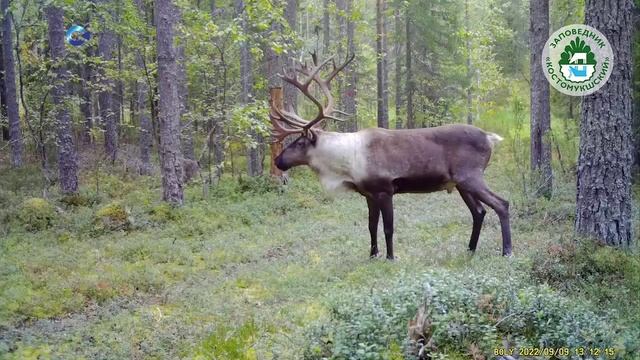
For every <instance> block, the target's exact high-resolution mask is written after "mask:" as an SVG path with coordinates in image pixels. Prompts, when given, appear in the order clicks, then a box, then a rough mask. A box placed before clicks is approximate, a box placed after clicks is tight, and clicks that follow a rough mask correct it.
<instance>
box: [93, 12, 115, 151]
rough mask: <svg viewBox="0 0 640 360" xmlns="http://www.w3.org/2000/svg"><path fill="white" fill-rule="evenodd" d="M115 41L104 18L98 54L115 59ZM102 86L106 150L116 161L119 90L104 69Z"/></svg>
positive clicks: (101, 115)
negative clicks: (115, 94) (116, 93)
mask: <svg viewBox="0 0 640 360" xmlns="http://www.w3.org/2000/svg"><path fill="white" fill-rule="evenodd" d="M101 2H102V4H104V5H107V4H109V5H110V1H109V0H101ZM115 42H116V36H115V34H114V33H113V31H111V30H110V29H109V24H108V23H107V21H106V20H105V19H103V20H102V33H101V34H100V39H99V41H98V54H99V56H100V57H101V58H102V61H105V62H110V61H112V60H113V52H114V49H115ZM107 66H108V65H107ZM101 86H102V90H101V91H100V93H99V94H98V103H99V106H100V119H101V121H102V125H103V126H104V150H105V153H106V154H107V157H108V158H109V159H110V160H111V162H114V161H115V160H116V157H117V153H118V117H119V112H120V109H119V107H118V101H117V100H114V98H113V93H114V92H117V88H116V84H115V82H114V81H113V79H110V78H109V77H107V76H106V73H105V71H104V69H103V70H102V73H101Z"/></svg>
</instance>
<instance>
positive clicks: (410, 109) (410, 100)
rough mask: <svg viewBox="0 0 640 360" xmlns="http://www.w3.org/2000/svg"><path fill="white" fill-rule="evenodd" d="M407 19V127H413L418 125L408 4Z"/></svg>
mask: <svg viewBox="0 0 640 360" xmlns="http://www.w3.org/2000/svg"><path fill="white" fill-rule="evenodd" d="M404 21H405V37H406V40H407V41H406V46H405V50H404V51H405V55H406V58H405V64H406V65H405V66H406V70H405V71H406V79H407V80H406V83H405V86H406V87H407V90H406V95H407V129H413V128H415V127H416V124H415V119H414V113H413V87H414V83H413V69H412V67H411V65H412V64H411V61H412V54H411V46H412V42H413V30H412V29H411V17H410V16H409V7H408V6H407V11H406V14H405V17H404Z"/></svg>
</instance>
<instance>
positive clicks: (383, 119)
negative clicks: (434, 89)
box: [376, 0, 389, 128]
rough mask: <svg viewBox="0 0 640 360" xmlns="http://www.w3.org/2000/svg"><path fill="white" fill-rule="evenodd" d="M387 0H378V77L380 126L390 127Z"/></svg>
mask: <svg viewBox="0 0 640 360" xmlns="http://www.w3.org/2000/svg"><path fill="white" fill-rule="evenodd" d="M384 10H385V0H376V64H377V78H378V100H377V101H378V127H381V128H389V96H388V87H387V81H386V78H387V76H386V71H387V69H386V64H387V60H386V59H387V51H386V50H387V49H386V40H385V38H386V34H385V28H384V24H385V21H384Z"/></svg>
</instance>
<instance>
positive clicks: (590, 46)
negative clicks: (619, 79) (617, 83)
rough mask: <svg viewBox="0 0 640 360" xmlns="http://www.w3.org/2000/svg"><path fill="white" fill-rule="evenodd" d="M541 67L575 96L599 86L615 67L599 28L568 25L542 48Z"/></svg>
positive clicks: (556, 84) (554, 83) (555, 84)
mask: <svg viewBox="0 0 640 360" xmlns="http://www.w3.org/2000/svg"><path fill="white" fill-rule="evenodd" d="M542 68H543V69H544V74H545V76H546V77H547V80H549V82H550V83H551V85H552V86H553V87H554V88H556V89H557V90H558V91H560V92H562V93H564V94H567V95H572V96H583V95H589V94H592V93H594V92H595V91H597V90H598V89H600V88H601V87H602V86H603V85H604V84H605V83H606V82H607V80H608V79H609V76H610V75H611V71H612V69H613V50H612V49H611V45H610V44H609V41H607V39H606V38H605V37H604V35H602V33H600V32H599V31H598V30H596V29H594V28H592V27H591V26H588V25H580V24H574V25H568V26H565V27H563V28H561V29H559V30H558V31H556V32H554V33H553V35H551V37H549V40H547V43H546V44H545V46H544V49H543V50H542Z"/></svg>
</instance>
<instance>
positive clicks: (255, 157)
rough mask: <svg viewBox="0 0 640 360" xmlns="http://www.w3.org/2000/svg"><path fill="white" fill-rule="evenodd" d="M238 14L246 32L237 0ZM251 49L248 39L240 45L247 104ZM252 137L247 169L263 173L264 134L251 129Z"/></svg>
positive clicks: (250, 87)
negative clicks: (261, 134)
mask: <svg viewBox="0 0 640 360" xmlns="http://www.w3.org/2000/svg"><path fill="white" fill-rule="evenodd" d="M236 14H237V16H239V17H240V19H241V20H240V22H241V26H242V29H243V31H244V32H245V33H248V32H249V26H248V24H247V19H246V12H245V11H244V2H243V1H242V0H236ZM252 62H253V61H252V58H251V50H250V44H249V42H248V41H246V40H245V41H244V42H242V44H241V45H240V83H241V91H242V93H241V96H240V97H241V101H242V104H244V105H247V104H250V103H251V102H253V74H252V72H251V63H252ZM251 137H252V138H253V139H254V141H255V142H256V144H257V145H256V146H255V147H252V148H250V149H249V151H248V156H247V158H248V159H247V160H248V161H247V170H248V173H249V176H260V175H262V142H263V140H262V136H260V135H259V134H257V133H256V132H255V131H253V130H252V131H251Z"/></svg>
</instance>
